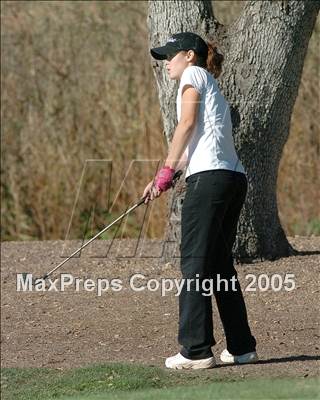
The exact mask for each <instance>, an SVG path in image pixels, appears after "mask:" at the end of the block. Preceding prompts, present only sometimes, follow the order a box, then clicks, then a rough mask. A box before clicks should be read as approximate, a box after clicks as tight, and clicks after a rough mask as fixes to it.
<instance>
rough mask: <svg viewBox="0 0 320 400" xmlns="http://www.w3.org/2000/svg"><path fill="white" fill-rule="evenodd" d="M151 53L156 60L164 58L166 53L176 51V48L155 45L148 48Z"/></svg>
mask: <svg viewBox="0 0 320 400" xmlns="http://www.w3.org/2000/svg"><path fill="white" fill-rule="evenodd" d="M150 52H151V55H152V57H153V58H155V59H156V60H166V59H167V55H168V54H172V53H175V52H177V49H173V48H172V47H169V46H167V45H166V46H162V47H155V48H153V49H151V50H150Z"/></svg>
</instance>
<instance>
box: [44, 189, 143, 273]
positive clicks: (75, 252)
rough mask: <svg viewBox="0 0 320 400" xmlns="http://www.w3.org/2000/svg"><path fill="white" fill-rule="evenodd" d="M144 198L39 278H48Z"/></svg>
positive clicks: (137, 204)
mask: <svg viewBox="0 0 320 400" xmlns="http://www.w3.org/2000/svg"><path fill="white" fill-rule="evenodd" d="M145 199H146V196H145V197H143V198H142V199H141V200H140V201H139V202H138V203H136V204H135V205H134V206H132V207H131V208H129V209H128V210H127V211H126V212H125V213H123V214H122V215H120V216H119V217H118V218H117V219H116V220H115V221H113V222H112V223H111V224H109V225H108V226H106V227H105V228H103V229H102V231H100V232H98V233H97V234H96V235H95V236H93V237H92V238H91V239H90V240H88V241H87V242H86V243H85V244H84V245H83V246H81V247H79V249H77V250H76V251H74V252H73V253H72V254H71V255H70V256H69V257H67V258H66V259H65V260H63V261H61V263H60V264H58V265H57V266H56V267H54V268H53V269H52V270H51V271H49V272H47V273H46V274H45V275H44V276H43V277H42V278H41V279H46V278H48V276H50V275H51V274H53V272H54V271H56V270H57V269H58V268H60V267H62V265H63V264H65V263H66V262H67V261H69V260H70V258H72V257H73V256H75V255H76V254H77V253H79V252H80V251H81V250H82V249H84V248H85V247H86V246H88V244H90V243H91V242H93V241H94V240H95V239H96V238H97V237H98V236H100V235H101V234H102V233H103V232H105V231H106V230H107V229H109V228H111V226H112V225H114V224H115V223H116V222H118V221H119V220H120V219H122V218H123V217H125V216H126V215H127V214H129V213H130V212H131V211H133V210H134V209H135V208H137V207H138V206H140V205H141V204H142V203H144V201H145Z"/></svg>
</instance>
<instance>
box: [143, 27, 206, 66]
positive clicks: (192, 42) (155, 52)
mask: <svg viewBox="0 0 320 400" xmlns="http://www.w3.org/2000/svg"><path fill="white" fill-rule="evenodd" d="M183 50H184V51H188V50H194V52H195V53H196V54H198V55H199V56H203V57H204V58H205V59H206V58H207V56H208V46H207V44H206V42H205V41H204V40H203V39H202V38H201V37H200V36H199V35H197V34H196V33H193V32H181V33H175V34H173V35H172V36H171V37H170V38H169V39H168V41H167V43H166V44H165V45H164V46H162V47H155V48H153V49H151V50H150V52H151V55H152V57H153V58H155V59H156V60H166V59H167V56H168V55H169V54H174V53H178V52H179V51H183Z"/></svg>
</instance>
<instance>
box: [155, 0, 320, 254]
mask: <svg viewBox="0 0 320 400" xmlns="http://www.w3.org/2000/svg"><path fill="white" fill-rule="evenodd" d="M318 12H319V2H318V1H251V2H248V3H247V5H246V6H245V7H244V9H243V12H242V14H241V15H240V17H239V18H238V19H237V20H236V21H235V22H234V23H233V24H232V25H231V26H230V27H228V29H226V28H224V26H222V25H221V24H219V22H218V21H217V20H216V19H215V17H214V14H213V10H212V7H211V2H210V1H149V15H148V26H149V34H150V37H149V39H150V46H151V47H155V46H158V45H161V44H163V43H164V42H165V41H166V39H167V38H168V35H170V34H172V33H175V32H179V31H193V32H197V33H199V34H200V35H202V36H203V37H204V38H207V39H211V40H217V41H218V43H219V45H220V48H221V50H222V51H223V52H224V55H225V62H224V65H223V73H222V74H221V76H220V78H219V79H218V84H219V87H220V89H221V91H222V93H223V94H224V96H225V97H226V99H227V100H228V101H229V103H230V105H231V110H232V121H233V135H234V139H235V144H236V148H237V151H238V154H239V157H240V159H241V161H242V163H243V165H244V168H245V170H246V172H247V176H248V181H249V190H248V195H247V199H246V203H245V206H244V207H243V210H242V213H241V216H240V221H239V226H238V235H237V241H236V243H235V247H234V253H235V256H236V258H237V259H238V260H244V259H247V260H248V259H256V258H261V259H275V258H278V257H283V256H288V255H291V254H293V253H294V249H293V248H292V247H291V246H290V244H289V243H288V241H287V238H286V236H285V234H284V231H283V229H282V227H281V224H280V220H279V216H278V208H277V195H276V185H277V175H278V168H279V162H280V158H281V155H282V151H283V146H284V144H285V143H286V141H287V138H288V135H289V127H290V119H291V114H292V109H293V106H294V102H295V99H296V97H297V93H298V87H299V83H300V79H301V74H302V69H303V64H304V59H305V55H306V51H307V46H308V42H309V39H310V37H311V34H312V31H313V27H314V24H315V21H316V17H317V14H318ZM152 62H153V67H154V72H155V77H156V80H157V84H158V92H159V100H160V107H161V111H162V115H163V123H164V134H165V135H166V138H167V141H168V143H169V142H170V140H171V138H172V135H173V133H174V128H175V126H176V122H177V121H176V111H175V99H176V98H175V97H176V90H177V83H176V82H171V81H169V79H168V76H167V73H166V71H165V69H164V65H163V63H162V62H154V61H152ZM297 151H298V149H297ZM183 196H184V185H183V180H182V182H181V184H180V185H179V186H178V187H177V190H176V191H175V193H173V194H170V196H169V203H170V205H172V206H171V207H170V213H169V225H168V229H167V235H166V240H167V242H173V243H175V244H176V246H167V248H166V252H165V259H166V260H169V259H170V261H172V259H171V258H172V256H173V254H175V256H177V255H178V251H177V248H178V245H179V243H180V211H181V203H182V201H183Z"/></svg>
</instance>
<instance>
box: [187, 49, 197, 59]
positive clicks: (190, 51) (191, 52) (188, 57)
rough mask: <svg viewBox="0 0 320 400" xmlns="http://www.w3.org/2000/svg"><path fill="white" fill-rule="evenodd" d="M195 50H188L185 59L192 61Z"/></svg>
mask: <svg viewBox="0 0 320 400" xmlns="http://www.w3.org/2000/svg"><path fill="white" fill-rule="evenodd" d="M195 56H196V55H195V52H194V51H193V50H188V53H187V60H188V61H193V59H194V58H195Z"/></svg>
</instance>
